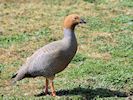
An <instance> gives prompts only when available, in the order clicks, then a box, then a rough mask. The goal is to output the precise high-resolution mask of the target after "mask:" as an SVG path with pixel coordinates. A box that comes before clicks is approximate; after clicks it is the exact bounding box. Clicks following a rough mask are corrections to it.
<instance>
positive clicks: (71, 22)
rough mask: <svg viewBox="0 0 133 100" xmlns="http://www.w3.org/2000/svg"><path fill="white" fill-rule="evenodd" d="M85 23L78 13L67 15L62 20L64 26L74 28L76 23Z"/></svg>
mask: <svg viewBox="0 0 133 100" xmlns="http://www.w3.org/2000/svg"><path fill="white" fill-rule="evenodd" d="M82 23H86V22H85V21H84V20H83V19H82V18H81V17H80V16H79V15H77V14H71V15H68V16H67V17H66V18H65V20H64V28H67V29H72V30H74V28H75V26H76V25H78V24H82Z"/></svg>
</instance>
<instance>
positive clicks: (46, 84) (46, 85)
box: [44, 78, 49, 94]
mask: <svg viewBox="0 0 133 100" xmlns="http://www.w3.org/2000/svg"><path fill="white" fill-rule="evenodd" d="M48 83H49V82H48V79H47V78H46V82H45V88H44V93H45V94H48Z"/></svg>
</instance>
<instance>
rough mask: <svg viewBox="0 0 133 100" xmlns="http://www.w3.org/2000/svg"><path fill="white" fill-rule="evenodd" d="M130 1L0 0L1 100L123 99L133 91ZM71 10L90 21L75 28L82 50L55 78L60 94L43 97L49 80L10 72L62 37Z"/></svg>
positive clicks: (132, 35)
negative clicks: (13, 82) (15, 80)
mask: <svg viewBox="0 0 133 100" xmlns="http://www.w3.org/2000/svg"><path fill="white" fill-rule="evenodd" d="M132 3H133V2H132V0H120V1H119V0H73V1H68V0H64V1H62V0H54V1H50V0H40V1H39V0H38V1H36V0H33V2H28V1H23V0H22V1H21V2H19V3H17V2H16V1H15V0H12V2H11V1H8V0H7V1H3V2H1V3H0V8H1V9H0V23H1V26H0V100H1V99H4V100H5V99H11V100H15V99H17V100H19V99H20V100H21V99H27V98H28V99H29V100H40V99H46V100H55V99H56V100H125V99H126V98H132V95H133V21H132V20H133V16H132V10H133V6H132V5H133V4H132ZM71 13H78V14H80V15H81V16H83V17H84V18H85V19H86V21H87V24H86V25H81V26H80V27H77V28H76V35H77V39H78V44H79V48H78V52H77V54H76V55H75V57H74V58H73V60H72V62H71V63H70V64H69V66H68V67H67V68H66V69H65V70H64V71H63V72H61V73H59V74H57V75H56V78H55V80H54V83H55V88H56V91H57V94H58V96H57V97H51V96H49V95H47V96H40V97H35V96H34V95H35V94H39V93H40V92H41V91H42V89H43V87H44V81H45V79H44V78H43V77H39V78H34V79H32V78H31V79H24V80H22V81H19V82H18V83H17V84H16V85H14V86H12V85H11V84H10V82H11V79H10V78H11V76H12V75H13V74H14V72H15V71H16V70H18V68H19V67H20V66H21V65H22V64H23V63H24V62H25V60H26V58H27V57H28V56H30V55H31V54H33V53H34V52H35V51H36V50H37V49H38V48H40V47H42V46H44V45H45V44H47V43H49V42H52V41H56V40H58V39H60V38H61V37H62V36H63V34H62V25H63V24H62V21H63V19H64V17H65V16H66V15H68V14H71Z"/></svg>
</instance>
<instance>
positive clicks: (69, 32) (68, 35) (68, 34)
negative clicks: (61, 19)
mask: <svg viewBox="0 0 133 100" xmlns="http://www.w3.org/2000/svg"><path fill="white" fill-rule="evenodd" d="M64 38H75V33H74V30H71V29H66V28H65V29H64Z"/></svg>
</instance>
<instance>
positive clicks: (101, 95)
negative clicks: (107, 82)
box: [38, 87, 128, 100]
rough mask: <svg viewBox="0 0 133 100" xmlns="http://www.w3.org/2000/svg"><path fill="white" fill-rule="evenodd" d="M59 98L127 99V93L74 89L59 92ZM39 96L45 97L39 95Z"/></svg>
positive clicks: (98, 89) (97, 89) (86, 99)
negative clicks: (74, 96) (76, 96)
mask: <svg viewBox="0 0 133 100" xmlns="http://www.w3.org/2000/svg"><path fill="white" fill-rule="evenodd" d="M56 94H57V95H58V96H69V95H81V96H82V97H83V98H84V99H85V100H92V99H94V98H95V97H97V96H98V97H99V98H104V97H127V96H128V95H127V93H126V92H120V91H113V90H109V89H104V88H96V89H89V88H81V87H77V88H73V89H72V90H59V91H57V92H56ZM38 96H44V95H43V94H42V95H38Z"/></svg>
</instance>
